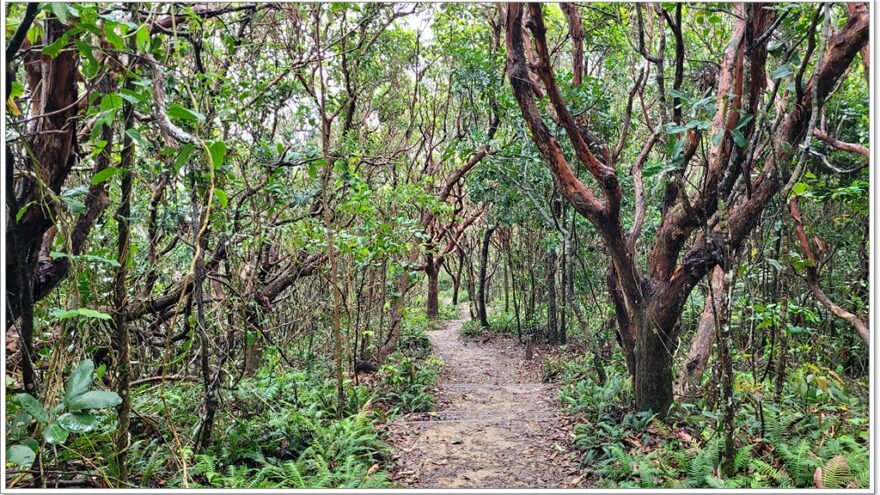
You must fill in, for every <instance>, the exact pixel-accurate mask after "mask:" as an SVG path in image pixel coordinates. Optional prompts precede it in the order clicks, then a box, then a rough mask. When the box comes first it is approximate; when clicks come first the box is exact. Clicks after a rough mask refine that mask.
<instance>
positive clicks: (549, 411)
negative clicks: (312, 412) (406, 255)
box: [388, 306, 585, 488]
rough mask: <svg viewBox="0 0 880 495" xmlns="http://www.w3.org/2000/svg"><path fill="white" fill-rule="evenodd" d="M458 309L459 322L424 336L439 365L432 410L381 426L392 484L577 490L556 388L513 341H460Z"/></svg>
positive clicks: (575, 468) (578, 481)
mask: <svg viewBox="0 0 880 495" xmlns="http://www.w3.org/2000/svg"><path fill="white" fill-rule="evenodd" d="M462 308H463V311H462V312H461V314H462V317H461V318H462V319H457V320H447V321H446V322H445V323H444V324H443V326H442V328H441V329H439V330H434V331H431V332H428V336H429V338H430V339H431V343H432V345H433V351H434V354H435V355H436V356H438V357H439V358H441V359H442V360H443V361H444V362H445V366H444V370H443V373H442V375H441V376H440V378H439V380H438V385H437V392H436V397H437V406H436V408H435V411H433V412H430V413H415V414H410V415H407V416H404V417H402V418H400V419H398V420H397V421H395V422H394V423H392V424H391V425H390V426H389V431H388V437H389V440H390V442H391V444H392V446H393V447H394V451H395V459H394V466H393V468H392V480H393V481H394V482H395V483H396V484H399V485H402V486H404V487H407V488H576V487H581V486H583V485H584V484H585V479H584V477H583V476H582V474H581V473H582V471H581V470H580V469H579V468H578V466H577V463H576V462H575V461H572V460H571V451H570V450H569V448H568V445H569V443H570V441H569V431H570V426H569V424H568V422H567V421H566V419H565V418H564V417H563V416H562V415H561V414H560V412H559V409H560V408H559V405H558V403H557V400H556V396H557V393H556V392H557V390H556V388H555V387H554V386H553V385H552V384H547V383H542V382H541V367H540V363H541V358H540V355H539V353H538V352H537V350H536V353H535V357H534V359H533V360H532V361H526V360H525V349H524V347H523V346H522V345H521V344H519V343H518V342H517V341H516V340H515V339H507V338H502V337H497V336H491V337H489V336H486V337H478V338H475V339H466V338H463V337H462V336H461V335H460V334H459V329H460V328H461V326H462V324H464V322H465V321H467V320H466V319H465V318H466V313H467V306H463V307H462ZM462 308H460V309H462Z"/></svg>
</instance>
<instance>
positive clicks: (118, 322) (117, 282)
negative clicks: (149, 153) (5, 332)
mask: <svg viewBox="0 0 880 495" xmlns="http://www.w3.org/2000/svg"><path fill="white" fill-rule="evenodd" d="M125 86H127V87H128V89H131V87H132V84H131V82H130V81H126V84H125ZM122 112H123V114H124V115H125V121H124V125H123V129H124V130H127V129H128V128H129V127H130V126H131V124H132V122H133V120H134V119H133V116H134V109H133V108H132V106H131V104H130V103H129V102H128V101H126V102H124V103H123V105H122ZM120 167H121V169H122V184H121V187H120V203H119V209H118V210H117V211H116V224H117V225H118V232H119V239H118V245H117V252H116V261H117V262H118V263H119V266H118V267H117V268H116V274H115V276H114V282H113V306H114V311H113V326H114V327H115V328H114V331H115V332H114V333H115V345H116V350H117V356H116V374H117V377H118V378H117V380H118V381H117V384H116V391H117V393H118V394H119V397H120V398H121V399H122V402H121V403H120V404H119V406H118V407H117V408H116V417H117V424H118V426H117V428H116V465H117V469H118V470H119V481H120V486H119V488H125V485H126V484H127V483H128V463H127V460H126V452H128V447H129V431H128V426H129V421H130V419H129V416H130V414H131V390H130V388H131V387H130V380H131V377H130V374H129V364H130V361H131V338H130V336H129V331H128V323H127V322H126V321H125V309H126V306H127V305H128V301H127V299H128V287H127V285H126V276H127V273H128V257H129V253H130V252H131V246H130V232H131V225H130V224H131V220H130V218H131V194H132V183H133V175H134V171H133V170H132V168H133V167H134V142H133V141H132V139H131V137H130V136H129V135H128V134H127V133H125V134H123V137H122V153H121V158H120Z"/></svg>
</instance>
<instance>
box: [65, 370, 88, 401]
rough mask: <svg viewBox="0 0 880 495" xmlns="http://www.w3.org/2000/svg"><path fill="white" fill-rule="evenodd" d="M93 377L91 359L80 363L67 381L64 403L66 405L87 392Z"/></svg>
mask: <svg viewBox="0 0 880 495" xmlns="http://www.w3.org/2000/svg"><path fill="white" fill-rule="evenodd" d="M94 376H95V363H93V362H92V360H91V359H85V360H83V361H80V363H79V364H78V365H77V366H76V369H74V370H73V373H71V374H70V378H68V379H67V385H66V386H65V388H64V403H65V404H68V405H69V403H70V401H72V400H73V399H75V398H77V397H79V396H80V395H82V394H84V393H86V392H88V391H89V388H91V386H92V380H93V379H94Z"/></svg>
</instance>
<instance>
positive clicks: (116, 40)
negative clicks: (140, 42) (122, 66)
mask: <svg viewBox="0 0 880 495" xmlns="http://www.w3.org/2000/svg"><path fill="white" fill-rule="evenodd" d="M114 27H116V23H111V22H108V23H105V24H104V37H105V38H107V41H109V42H110V44H111V45H113V48H115V49H116V50H120V51H121V50H122V49H124V48H125V41H123V40H122V37H121V36H119V35H118V34H116V31H115V30H114V29H113V28H114Z"/></svg>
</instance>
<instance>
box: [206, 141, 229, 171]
mask: <svg viewBox="0 0 880 495" xmlns="http://www.w3.org/2000/svg"><path fill="white" fill-rule="evenodd" d="M208 151H209V152H210V153H211V165H212V166H213V167H214V169H218V168H220V167H222V166H223V160H224V159H225V158H226V143H224V142H223V141H214V142H213V143H211V145H210V146H208Z"/></svg>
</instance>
